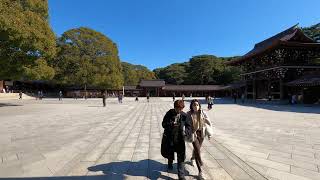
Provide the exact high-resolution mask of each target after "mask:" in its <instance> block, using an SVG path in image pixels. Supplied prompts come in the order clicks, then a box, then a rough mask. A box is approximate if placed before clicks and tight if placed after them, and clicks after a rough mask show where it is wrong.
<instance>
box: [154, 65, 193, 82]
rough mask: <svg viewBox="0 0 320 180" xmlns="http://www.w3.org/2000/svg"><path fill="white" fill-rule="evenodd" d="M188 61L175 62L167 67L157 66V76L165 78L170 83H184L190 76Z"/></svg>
mask: <svg viewBox="0 0 320 180" xmlns="http://www.w3.org/2000/svg"><path fill="white" fill-rule="evenodd" d="M188 66H189V64H188V63H175V64H171V65H169V66H167V67H165V68H157V69H155V70H154V72H155V74H156V75H157V78H159V79H164V80H165V81H166V82H167V83H169V84H183V83H184V82H185V81H186V78H187V76H188V74H187V72H186V71H187V68H188Z"/></svg>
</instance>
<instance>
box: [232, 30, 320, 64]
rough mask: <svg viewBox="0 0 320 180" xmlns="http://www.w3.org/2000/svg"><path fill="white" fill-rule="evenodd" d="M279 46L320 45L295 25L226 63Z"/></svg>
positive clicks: (248, 57)
mask: <svg viewBox="0 0 320 180" xmlns="http://www.w3.org/2000/svg"><path fill="white" fill-rule="evenodd" d="M279 45H284V46H298V45H300V46H310V45H316V46H317V47H320V43H316V42H315V41H314V40H313V39H311V38H309V37H308V36H307V35H305V34H304V33H303V31H302V30H301V29H300V28H299V27H298V24H297V25H294V26H292V27H290V28H289V29H286V30H285V31H282V32H280V33H278V34H276V35H274V36H272V37H270V38H268V39H266V40H263V41H261V42H260V43H257V44H255V46H254V48H253V49H252V50H251V51H249V52H248V53H247V54H245V55H243V56H241V57H239V58H237V59H235V60H232V61H229V62H227V64H230V65H232V64H237V63H239V62H242V61H244V60H247V59H250V58H253V57H255V56H257V55H260V54H262V53H264V52H266V51H268V50H270V49H273V48H275V47H278V46H279Z"/></svg>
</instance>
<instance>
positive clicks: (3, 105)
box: [0, 103, 23, 107]
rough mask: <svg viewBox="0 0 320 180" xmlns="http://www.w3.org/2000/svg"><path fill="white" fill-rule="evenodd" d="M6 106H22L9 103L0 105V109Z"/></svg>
mask: <svg viewBox="0 0 320 180" xmlns="http://www.w3.org/2000/svg"><path fill="white" fill-rule="evenodd" d="M6 106H23V105H20V104H11V103H0V107H6Z"/></svg>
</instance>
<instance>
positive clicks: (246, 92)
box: [244, 81, 248, 99]
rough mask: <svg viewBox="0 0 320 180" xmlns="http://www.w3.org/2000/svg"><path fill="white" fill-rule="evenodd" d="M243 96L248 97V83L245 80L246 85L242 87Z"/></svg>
mask: <svg viewBox="0 0 320 180" xmlns="http://www.w3.org/2000/svg"><path fill="white" fill-rule="evenodd" d="M244 98H245V99H248V83H247V81H246V86H245V87H244Z"/></svg>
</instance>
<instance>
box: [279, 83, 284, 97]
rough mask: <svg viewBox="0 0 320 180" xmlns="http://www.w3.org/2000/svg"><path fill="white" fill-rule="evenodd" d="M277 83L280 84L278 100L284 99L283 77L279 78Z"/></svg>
mask: <svg viewBox="0 0 320 180" xmlns="http://www.w3.org/2000/svg"><path fill="white" fill-rule="evenodd" d="M279 84H280V100H283V99H284V87H283V79H281V78H280V80H279Z"/></svg>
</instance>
